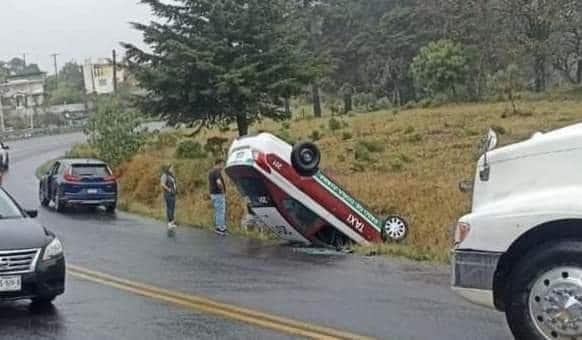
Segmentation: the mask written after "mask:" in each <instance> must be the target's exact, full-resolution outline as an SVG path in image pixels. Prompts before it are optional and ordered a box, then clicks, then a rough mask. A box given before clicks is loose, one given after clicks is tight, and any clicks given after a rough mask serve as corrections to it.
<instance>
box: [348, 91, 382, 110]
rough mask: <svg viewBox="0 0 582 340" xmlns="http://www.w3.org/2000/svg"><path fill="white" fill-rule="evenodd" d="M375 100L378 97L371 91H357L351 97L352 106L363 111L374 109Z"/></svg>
mask: <svg viewBox="0 0 582 340" xmlns="http://www.w3.org/2000/svg"><path fill="white" fill-rule="evenodd" d="M377 101H378V99H377V98H376V95H375V94H373V93H358V94H356V95H354V97H353V102H354V106H355V107H356V108H358V109H360V110H364V111H374V110H376V102H377Z"/></svg>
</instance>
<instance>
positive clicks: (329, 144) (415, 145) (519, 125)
mask: <svg viewBox="0 0 582 340" xmlns="http://www.w3.org/2000/svg"><path fill="white" fill-rule="evenodd" d="M572 96H573V95H572V94H571V93H564V94H554V95H552V96H550V99H542V98H532V99H531V100H530V99H528V100H527V101H519V102H517V106H518V109H519V113H518V114H513V113H512V110H511V105H510V104H508V103H505V102H489V103H478V104H453V105H442V106H439V107H437V108H430V107H429V108H411V109H410V110H402V111H397V114H394V112H393V111H392V110H383V111H377V112H372V113H366V114H351V115H346V116H342V121H345V122H346V124H345V127H342V129H341V133H340V132H337V131H336V133H334V131H331V130H330V129H329V119H330V118H329V116H327V117H322V118H314V117H312V116H308V115H307V114H306V118H305V119H303V118H302V116H301V114H299V115H295V116H294V118H293V119H291V120H290V121H288V122H287V124H285V126H284V128H282V124H281V123H277V122H272V121H268V120H265V121H262V122H261V123H259V124H257V125H255V126H253V129H252V130H254V131H258V130H263V131H269V132H272V133H274V134H281V133H282V132H284V134H285V139H287V140H293V141H294V140H304V139H309V137H313V136H310V135H312V134H313V131H314V130H315V129H316V128H317V129H318V136H316V137H318V139H319V140H318V141H317V144H318V145H319V147H320V149H321V152H322V162H321V168H322V170H323V171H324V172H326V173H327V174H328V175H329V176H331V177H332V178H334V179H335V180H336V181H337V182H338V183H340V184H341V185H342V186H343V187H345V188H346V189H347V191H349V192H351V193H352V194H353V195H354V196H355V197H357V198H358V199H359V200H361V201H362V202H364V203H365V204H366V205H367V206H369V207H370V208H371V209H372V210H373V211H374V212H375V213H376V214H377V215H379V216H386V215H388V214H393V213H398V214H399V215H401V216H403V217H405V218H406V219H407V220H408V221H409V224H410V233H409V236H408V239H407V240H406V241H405V243H402V244H381V245H373V246H371V247H367V248H362V247H357V250H358V252H361V253H374V254H386V255H390V256H403V257H407V258H411V259H415V260H422V261H436V262H446V261H447V258H448V250H449V247H450V244H451V240H450V229H451V227H452V226H453V225H454V224H455V223H456V221H457V219H458V218H459V217H460V216H461V215H463V214H465V213H467V212H468V211H469V210H470V205H469V203H470V202H469V197H467V195H466V194H463V193H461V192H459V190H458V189H457V187H458V186H457V184H458V182H459V181H460V180H464V179H468V178H472V177H473V176H474V171H475V162H476V158H475V156H476V151H477V145H478V143H479V141H480V139H481V138H482V136H483V135H484V134H485V133H486V131H487V130H488V129H489V128H490V127H495V129H496V130H497V131H499V132H503V135H501V136H500V145H504V144H509V143H514V142H516V141H521V140H524V139H527V138H529V137H530V136H531V134H532V133H533V132H535V131H538V130H542V131H548V130H551V129H555V128H559V127H563V126H566V125H569V124H572V123H575V122H578V121H580V120H582V101H580V100H578V99H571V98H572ZM411 107H412V106H411ZM305 110H306V108H305V109H304V110H303V111H305ZM294 112H295V113H296V112H297V109H295V110H294ZM320 126H323V128H321V127H320ZM187 133H188V131H187V130H183V131H176V132H174V133H171V135H173V136H174V137H168V138H166V137H163V139H164V141H165V142H164V143H161V142H158V143H157V144H155V147H153V146H149V147H147V148H146V149H145V151H144V152H142V153H140V154H138V155H136V156H135V157H134V158H133V159H132V160H131V161H129V162H126V163H125V164H123V165H122V166H120V167H119V168H118V169H116V171H117V172H118V174H119V175H121V188H122V189H121V197H122V200H123V201H126V202H132V204H131V206H130V207H129V208H128V209H129V210H130V211H133V212H136V213H140V214H146V215H148V214H155V215H156V216H155V217H156V218H160V216H161V215H160V214H161V210H160V209H161V207H162V205H161V204H162V203H161V202H162V201H161V196H160V191H159V183H158V182H159V166H160V165H161V164H163V163H168V162H172V163H174V164H176V167H177V177H178V184H179V188H180V192H179V203H178V220H179V221H181V223H183V224H185V225H205V226H208V225H212V209H211V208H210V205H209V202H208V198H207V196H208V195H207V188H206V184H205V183H206V176H207V171H208V169H209V167H211V163H212V160H211V159H209V158H207V159H176V158H175V157H174V155H175V151H176V142H173V141H178V140H181V139H183V138H185V137H184V136H186V135H187ZM218 136H220V137H224V138H228V139H229V140H232V139H234V138H235V137H236V133H235V129H233V128H232V127H231V128H230V130H229V131H228V132H225V131H220V130H219V129H213V130H205V131H202V132H201V133H200V134H199V135H198V136H196V137H194V138H193V140H195V141H198V142H199V143H201V144H205V143H206V141H207V140H208V139H209V138H212V137H218ZM228 192H229V197H228V219H229V223H230V225H232V226H234V228H233V230H236V225H237V224H238V222H239V221H240V218H241V216H242V214H243V213H244V203H243V202H242V198H241V197H240V196H239V195H238V193H237V191H236V188H234V187H233V186H232V184H231V183H229V187H228ZM152 211H153V212H152Z"/></svg>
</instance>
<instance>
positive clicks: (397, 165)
mask: <svg viewBox="0 0 582 340" xmlns="http://www.w3.org/2000/svg"><path fill="white" fill-rule="evenodd" d="M390 168H391V169H392V170H393V171H402V169H404V165H403V164H402V162H401V161H399V160H393V161H391V162H390Z"/></svg>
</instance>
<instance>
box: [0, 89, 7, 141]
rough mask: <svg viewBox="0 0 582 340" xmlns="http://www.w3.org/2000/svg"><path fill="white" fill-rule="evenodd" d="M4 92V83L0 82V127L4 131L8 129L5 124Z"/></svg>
mask: <svg viewBox="0 0 582 340" xmlns="http://www.w3.org/2000/svg"><path fill="white" fill-rule="evenodd" d="M3 94H4V85H3V84H0V129H2V133H4V131H6V126H5V125H4V108H3V107H2V95H3Z"/></svg>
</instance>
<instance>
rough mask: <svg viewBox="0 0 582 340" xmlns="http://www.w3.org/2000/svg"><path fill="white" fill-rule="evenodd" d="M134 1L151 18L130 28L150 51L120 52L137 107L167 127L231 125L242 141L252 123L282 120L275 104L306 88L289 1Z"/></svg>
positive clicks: (129, 45)
mask: <svg viewBox="0 0 582 340" xmlns="http://www.w3.org/2000/svg"><path fill="white" fill-rule="evenodd" d="M141 2H142V3H144V4H147V5H149V6H150V7H151V9H152V10H153V13H154V14H155V16H156V17H157V18H158V21H157V22H152V23H150V24H147V25H146V24H140V23H134V24H133V25H134V27H135V28H136V29H138V30H139V31H142V32H143V35H144V41H145V43H146V44H147V45H149V47H150V49H151V52H148V51H145V50H142V49H139V48H137V47H136V46H134V45H132V44H128V43H124V44H123V46H124V47H126V48H127V53H128V54H127V56H128V61H129V67H130V69H131V70H132V71H133V72H134V74H135V75H136V77H137V80H138V81H139V83H140V85H141V86H142V87H143V88H145V89H146V90H147V95H146V96H145V97H143V98H141V100H140V103H141V104H142V107H143V108H144V109H145V110H147V111H149V112H151V113H155V114H159V115H161V116H162V117H164V118H166V119H167V120H168V121H169V122H170V123H188V124H196V125H197V127H198V128H202V127H204V126H210V125H212V124H215V123H225V122H227V123H229V122H236V123H237V127H238V132H239V134H240V135H245V134H247V132H248V127H249V124H250V123H252V122H253V121H254V120H256V119H260V118H262V117H270V118H275V119H277V118H284V117H285V114H284V113H282V112H281V110H279V106H280V105H281V99H282V98H285V97H289V96H291V95H294V94H295V93H298V92H299V91H300V89H301V88H302V87H303V86H304V84H305V83H306V82H307V81H308V80H307V78H308V74H306V73H305V72H303V70H302V66H303V60H302V58H301V55H300V51H301V50H302V49H301V48H298V46H299V44H300V40H299V37H300V35H299V34H298V33H297V32H295V31H293V30H291V29H290V28H291V27H293V26H294V25H291V24H290V23H289V20H293V17H294V16H293V15H292V11H293V5H294V4H292V3H291V1H290V0H176V1H174V2H172V3H166V2H163V1H160V0H142V1H141Z"/></svg>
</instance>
